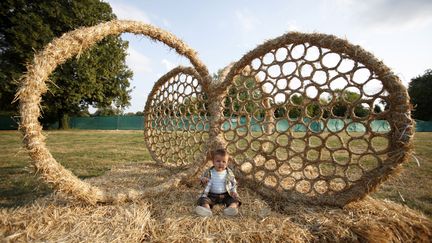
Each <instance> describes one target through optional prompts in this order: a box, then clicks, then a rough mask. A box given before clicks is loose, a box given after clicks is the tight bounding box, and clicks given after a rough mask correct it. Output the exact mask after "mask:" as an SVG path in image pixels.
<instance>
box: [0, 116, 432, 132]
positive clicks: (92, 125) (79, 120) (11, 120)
mask: <svg viewBox="0 0 432 243" xmlns="http://www.w3.org/2000/svg"><path fill="white" fill-rule="evenodd" d="M200 120H201V122H200ZM202 121H208V118H207V119H205V118H204V117H202V118H201V119H198V117H197V116H191V117H187V118H183V119H180V118H177V119H168V118H165V119H161V120H157V121H154V122H153V126H154V127H157V126H158V125H159V124H160V125H162V124H164V127H166V124H171V126H170V129H171V130H186V129H190V130H198V131H202V130H208V129H209V123H208V122H205V123H204V122H202ZM262 121H263V120H260V119H258V120H254V119H251V120H250V127H249V128H250V129H251V130H252V131H253V132H261V131H264V129H265V127H264V125H263V122H262ZM275 122H276V129H277V130H278V131H279V132H284V131H287V130H288V129H291V131H294V132H305V131H307V130H310V131H312V132H321V131H323V129H328V130H330V131H332V132H338V131H341V130H342V129H343V128H344V126H345V124H349V125H348V127H347V130H348V131H350V132H364V131H365V130H366V127H365V126H364V125H363V124H361V123H358V122H352V121H351V120H344V119H329V120H327V121H325V122H324V121H311V120H309V119H307V118H305V119H304V120H303V122H299V121H296V122H294V121H290V120H287V119H276V121H275ZM246 124H247V118H246V117H239V118H231V119H229V120H228V121H226V122H224V123H223V124H222V129H229V128H230V127H231V128H237V127H240V130H241V129H242V127H243V129H246ZM49 127H50V128H57V127H58V124H57V123H56V124H53V125H52V126H49ZM70 128H74V129H88V130H143V129H144V117H142V116H97V117H71V119H70ZM371 128H372V131H374V132H385V131H389V130H390V124H389V123H388V122H387V121H384V120H374V121H372V122H371ZM16 129H18V118H17V117H7V116H0V130H16ZM416 132H432V121H420V120H417V121H416Z"/></svg>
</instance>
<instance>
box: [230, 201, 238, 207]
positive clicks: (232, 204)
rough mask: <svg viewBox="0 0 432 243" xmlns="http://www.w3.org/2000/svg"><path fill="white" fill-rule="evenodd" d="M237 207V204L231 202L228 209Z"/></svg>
mask: <svg viewBox="0 0 432 243" xmlns="http://www.w3.org/2000/svg"><path fill="white" fill-rule="evenodd" d="M238 206H239V204H238V202H233V203H231V204H230V205H229V206H228V207H229V208H238Z"/></svg>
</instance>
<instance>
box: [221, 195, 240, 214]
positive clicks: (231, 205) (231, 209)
mask: <svg viewBox="0 0 432 243" xmlns="http://www.w3.org/2000/svg"><path fill="white" fill-rule="evenodd" d="M224 203H225V206H226V208H225V209H224V214H225V215H226V216H235V215H237V214H238V209H237V208H238V207H239V206H240V205H241V202H240V201H239V200H238V199H236V198H233V197H231V196H229V195H228V196H227V197H226V198H225V200H224Z"/></svg>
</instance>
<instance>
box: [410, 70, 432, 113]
mask: <svg viewBox="0 0 432 243" xmlns="http://www.w3.org/2000/svg"><path fill="white" fill-rule="evenodd" d="M431 87H432V69H428V70H426V71H425V73H424V74H423V75H421V76H418V77H415V78H413V79H412V80H411V82H410V83H409V87H408V93H409V95H410V97H411V103H412V104H413V105H414V111H413V113H412V114H413V117H414V118H415V119H419V120H424V121H430V120H432V89H431Z"/></svg>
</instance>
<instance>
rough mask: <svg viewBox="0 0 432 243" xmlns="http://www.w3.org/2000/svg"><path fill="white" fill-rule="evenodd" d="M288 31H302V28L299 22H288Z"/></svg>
mask: <svg viewBox="0 0 432 243" xmlns="http://www.w3.org/2000/svg"><path fill="white" fill-rule="evenodd" d="M287 29H288V31H300V26H299V25H298V24H297V21H288V23H287Z"/></svg>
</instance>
